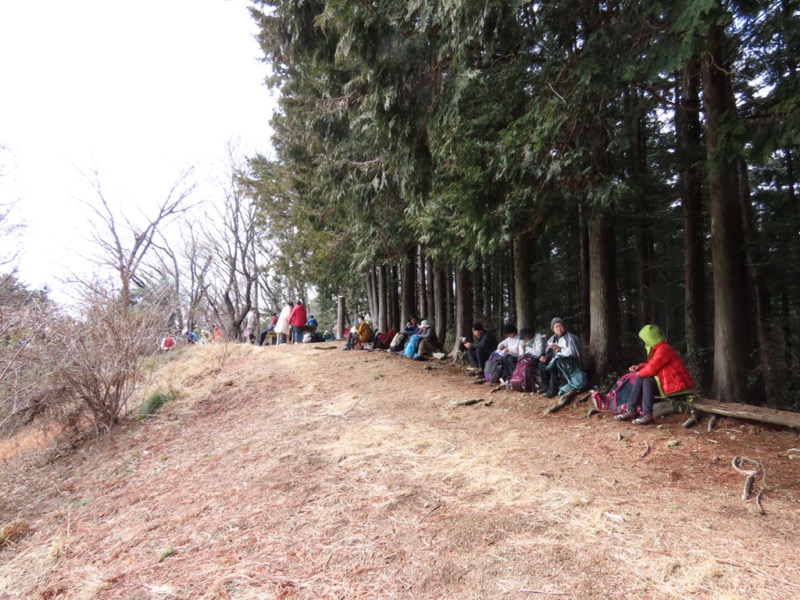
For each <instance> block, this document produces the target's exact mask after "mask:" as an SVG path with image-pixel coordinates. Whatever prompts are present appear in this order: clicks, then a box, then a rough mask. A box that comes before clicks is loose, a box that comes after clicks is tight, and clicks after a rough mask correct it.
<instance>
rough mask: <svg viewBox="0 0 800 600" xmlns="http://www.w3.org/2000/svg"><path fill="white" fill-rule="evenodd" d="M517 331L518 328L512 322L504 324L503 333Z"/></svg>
mask: <svg viewBox="0 0 800 600" xmlns="http://www.w3.org/2000/svg"><path fill="white" fill-rule="evenodd" d="M509 333H517V328H516V327H515V326H514V325H512V324H511V323H506V324H505V325H503V334H509Z"/></svg>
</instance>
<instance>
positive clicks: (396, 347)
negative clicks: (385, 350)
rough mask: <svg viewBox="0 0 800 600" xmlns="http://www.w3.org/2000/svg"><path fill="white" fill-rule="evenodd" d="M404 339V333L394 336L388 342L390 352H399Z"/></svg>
mask: <svg viewBox="0 0 800 600" xmlns="http://www.w3.org/2000/svg"><path fill="white" fill-rule="evenodd" d="M405 341H406V334H405V333H402V332H401V333H398V334H396V335H395V336H394V339H392V340H391V341H390V342H389V350H391V351H392V352H401V351H402V350H403V343H404V342H405Z"/></svg>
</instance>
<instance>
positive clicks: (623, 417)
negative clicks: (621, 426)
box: [614, 410, 639, 421]
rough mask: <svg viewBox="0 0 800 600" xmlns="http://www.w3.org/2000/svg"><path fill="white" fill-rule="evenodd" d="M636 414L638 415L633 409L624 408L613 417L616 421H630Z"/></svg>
mask: <svg viewBox="0 0 800 600" xmlns="http://www.w3.org/2000/svg"><path fill="white" fill-rule="evenodd" d="M637 416H639V415H638V413H637V412H636V411H635V410H626V411H625V412H624V413H620V414H618V415H617V416H616V417H614V418H615V419H616V420H617V421H632V420H633V419H635V418H636V417H637Z"/></svg>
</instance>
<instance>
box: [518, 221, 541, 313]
mask: <svg viewBox="0 0 800 600" xmlns="http://www.w3.org/2000/svg"><path fill="white" fill-rule="evenodd" d="M535 248H536V244H535V238H534V234H533V232H529V233H525V234H522V235H518V236H517V237H516V238H514V290H515V293H514V298H515V299H516V305H517V306H516V308H517V310H516V312H517V327H519V328H522V327H534V326H535V324H536V307H535V304H534V293H535V288H534V287H533V272H532V269H531V266H532V264H533V261H534V252H535Z"/></svg>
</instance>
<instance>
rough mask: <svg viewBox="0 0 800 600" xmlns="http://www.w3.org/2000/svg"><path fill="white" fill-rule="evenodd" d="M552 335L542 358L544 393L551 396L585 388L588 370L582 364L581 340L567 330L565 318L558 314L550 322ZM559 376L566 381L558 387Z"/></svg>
mask: <svg viewBox="0 0 800 600" xmlns="http://www.w3.org/2000/svg"><path fill="white" fill-rule="evenodd" d="M550 328H551V329H552V330H553V336H552V337H551V338H550V339H549V340H547V351H546V352H545V354H543V355H542V356H541V357H540V358H539V374H540V375H541V376H542V387H543V388H544V389H545V393H544V395H545V396H547V397H548V398H552V397H553V396H555V395H556V393H558V395H559V396H560V395H562V394H566V393H567V392H572V391H575V392H579V391H581V390H583V389H585V388H586V372H585V370H584V366H583V354H582V353H581V342H580V340H579V339H578V337H577V336H576V335H574V334H572V333H569V332H568V331H567V327H566V325H564V321H563V320H562V319H560V318H559V317H555V318H554V319H553V320H552V321H550ZM559 377H563V378H564V380H565V381H566V383H565V384H564V385H563V386H561V387H560V388H559V387H558V383H559Z"/></svg>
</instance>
